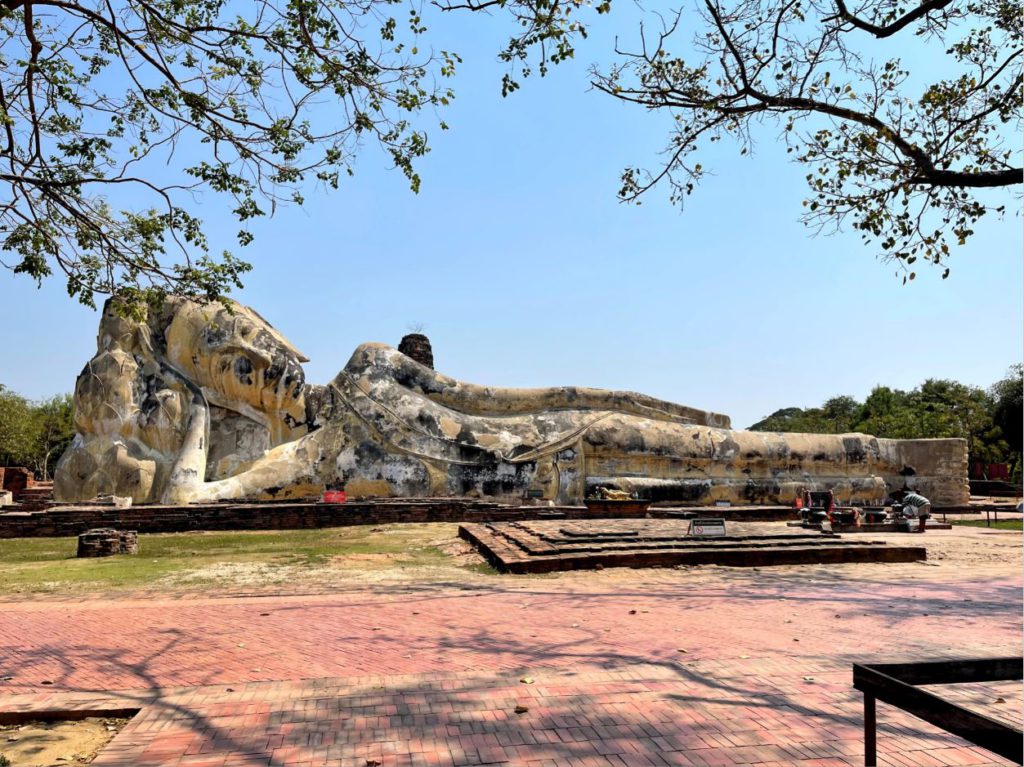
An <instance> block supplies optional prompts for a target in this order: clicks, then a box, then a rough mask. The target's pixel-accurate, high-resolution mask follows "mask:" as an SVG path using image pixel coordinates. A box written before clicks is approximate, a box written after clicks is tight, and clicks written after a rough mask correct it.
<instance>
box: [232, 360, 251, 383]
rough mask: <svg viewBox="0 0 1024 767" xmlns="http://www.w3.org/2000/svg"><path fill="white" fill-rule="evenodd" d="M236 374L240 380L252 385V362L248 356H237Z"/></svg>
mask: <svg viewBox="0 0 1024 767" xmlns="http://www.w3.org/2000/svg"><path fill="white" fill-rule="evenodd" d="M235 375H236V376H237V377H238V380H239V381H241V382H242V383H244V384H246V385H247V386H252V362H250V361H249V358H248V357H237V358H236V359H235Z"/></svg>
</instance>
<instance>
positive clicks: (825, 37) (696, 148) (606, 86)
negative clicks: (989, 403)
mask: <svg viewBox="0 0 1024 767" xmlns="http://www.w3.org/2000/svg"><path fill="white" fill-rule="evenodd" d="M698 2H699V12H698V14H697V22H696V24H695V25H693V26H695V27H696V32H695V33H694V39H693V50H694V53H693V54H692V55H691V54H687V55H683V56H681V55H676V54H674V53H673V52H672V50H671V49H670V46H671V45H672V44H673V43H675V44H678V43H679V41H678V40H677V39H676V34H677V32H679V31H681V30H682V29H683V28H686V27H690V26H691V22H692V18H691V17H690V16H689V14H680V15H678V16H675V17H674V20H673V21H671V22H670V23H668V24H665V25H663V29H662V30H661V31H660V33H659V34H656V35H654V36H653V37H649V36H643V35H642V41H641V43H640V46H639V50H636V51H620V52H619V53H620V54H621V55H622V56H623V57H624V59H623V60H622V61H621V62H620V63H619V64H618V65H616V66H614V67H613V68H611V69H610V70H595V72H594V83H595V85H596V87H597V88H599V89H600V90H602V91H605V92H606V93H609V94H611V95H613V96H615V97H616V98H619V99H622V100H623V101H627V102H631V103H634V104H638V105H640V106H642V107H645V108H647V109H651V110H664V111H667V112H669V113H671V114H672V116H673V117H674V129H673V131H672V135H671V139H670V142H669V145H668V147H667V149H666V151H665V160H664V162H663V163H661V164H660V165H659V167H658V168H656V169H655V170H650V171H648V170H643V169H640V168H630V169H627V170H626V171H625V172H624V174H623V177H622V181H623V183H622V187H621V189H620V192H619V194H620V197H621V198H622V199H623V200H626V201H637V200H638V199H639V198H640V197H641V196H642V195H643V194H644V193H645V192H647V191H648V190H650V189H651V188H652V187H655V186H657V185H659V184H661V183H665V184H667V185H668V187H669V188H670V190H671V191H670V194H671V196H672V199H673V200H674V201H676V202H681V201H682V200H683V199H684V198H685V197H686V196H687V195H689V194H690V193H691V192H692V191H693V189H694V187H695V185H696V184H697V183H698V182H699V181H700V180H701V179H702V178H703V177H704V176H705V175H706V173H707V172H708V170H707V169H706V168H705V167H704V165H702V164H701V162H700V161H699V160H700V158H701V154H700V152H701V150H702V149H703V148H705V145H706V143H707V142H716V141H720V140H722V139H723V138H731V139H734V140H735V141H737V142H738V144H739V147H740V151H741V153H747V152H748V151H750V149H751V148H752V146H753V144H754V141H755V138H756V136H757V128H758V127H759V126H760V125H763V124H768V125H770V126H771V125H774V126H777V128H778V129H779V130H780V132H781V135H782V137H783V139H784V142H785V145H786V147H787V151H788V152H790V153H791V154H792V155H793V156H794V157H795V158H796V159H797V161H798V162H801V163H804V164H806V165H807V166H808V173H807V182H808V184H809V186H810V196H809V198H808V199H807V200H805V201H804V205H805V211H804V215H803V219H804V221H805V222H806V223H808V224H809V225H811V226H813V227H815V228H817V229H819V230H820V229H824V230H833V229H836V228H840V227H843V226H851V227H853V228H854V229H856V230H858V231H859V232H860V233H861V234H862V236H863V239H864V240H865V242H868V243H874V244H875V245H876V246H878V247H880V249H881V253H883V254H884V255H885V257H886V258H889V259H892V260H893V261H895V262H897V263H899V264H901V265H903V266H904V267H906V268H905V269H904V280H906V279H908V278H910V279H913V277H914V276H915V272H914V271H913V268H914V267H913V266H912V265H913V264H914V263H915V262H916V261H918V260H921V261H926V262H930V263H933V264H938V265H941V266H942V267H944V271H943V277H945V276H947V275H948V273H949V268H948V266H946V261H947V256H948V255H949V254H950V246H951V245H954V246H955V245H962V244H964V243H965V242H966V240H967V239H968V238H969V237H970V236H971V234H973V231H974V226H975V224H976V223H977V221H978V220H979V219H980V218H981V217H982V216H983V215H985V213H986V212H988V211H990V210H991V209H992V208H993V207H995V208H996V209H997V210H998V211H1000V212H1002V209H1003V204H1001V203H996V204H993V202H992V201H991V199H990V197H989V196H986V195H985V193H984V190H985V189H991V188H1005V187H1019V186H1020V185H1021V183H1022V180H1024V179H1022V169H1021V149H1020V141H1019V137H1018V135H1017V129H1018V128H1019V125H1020V120H1021V116H1022V115H1021V104H1022V89H1021V58H1022V56H1021V50H1022V47H1021V39H1022V38H1021V34H1022V14H1021V9H1020V5H1019V3H1017V2H1015V1H1013V0H923V2H920V3H914V2H906V1H905V0H881V2H876V1H875V0H870V1H869V0H859V1H855V2H849V1H848V0H732V1H731V2H729V1H727V0H698ZM873 40H885V43H884V50H885V54H884V59H882V60H875V59H874V58H872V57H871V55H869V54H868V53H866V51H868V50H870V45H869V44H870V43H871V41H873ZM906 45H911V46H915V47H918V48H920V49H921V51H922V53H921V54H920V55H921V56H924V55H928V56H929V57H930V58H929V65H928V67H927V69H928V71H927V72H922V71H911V69H910V67H908V66H907V65H905V64H904V63H902V62H901V59H900V54H901V52H903V50H904V46H906ZM917 68H918V70H920V68H921V67H920V65H918V67H917Z"/></svg>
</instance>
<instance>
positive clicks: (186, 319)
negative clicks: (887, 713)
mask: <svg viewBox="0 0 1024 767" xmlns="http://www.w3.org/2000/svg"><path fill="white" fill-rule="evenodd" d="M306 361H307V360H306V359H305V358H304V357H303V356H302V355H301V354H300V353H299V352H298V351H297V350H296V349H295V347H293V346H292V345H291V344H290V343H289V342H288V341H287V340H286V339H285V338H284V337H283V336H282V335H281V334H280V333H279V332H277V331H276V330H275V329H274V328H273V327H271V326H270V324H269V323H267V322H266V321H265V320H264V319H263V318H262V317H260V316H259V315H258V314H257V313H256V312H255V311H253V310H252V309H250V308H248V307H245V306H242V305H240V304H230V303H229V304H221V303H209V304H201V303H197V302H194V301H190V300H186V299H180V298H168V299H166V300H165V302H164V303H163V305H162V306H161V307H160V308H159V309H152V310H150V311H149V313H148V315H147V316H146V318H145V319H144V320H141V321H139V320H133V319H127V318H125V317H122V316H120V315H119V313H118V312H117V311H115V306H114V304H113V300H111V301H108V303H107V306H106V307H104V311H103V315H102V319H101V321H100V329H99V337H98V349H97V352H96V355H95V356H94V357H93V358H92V359H91V360H90V361H89V362H88V363H87V364H86V366H85V369H84V370H83V371H82V373H81V375H79V377H78V381H77V384H76V386H75V428H76V431H77V434H76V436H75V439H74V442H73V443H72V445H71V446H70V447H69V448H68V450H67V451H66V452H65V453H64V455H63V456H62V458H61V460H60V463H59V466H58V468H57V472H56V480H55V487H54V493H55V497H56V499H57V500H58V501H64V502H72V501H86V500H89V499H92V498H95V497H96V496H98V495H108V494H109V495H118V496H131V498H132V499H133V501H134V502H135V503H164V504H185V503H206V502H212V501H218V500H225V499H240V500H241V499H252V500H257V499H285V498H306V497H311V496H319V495H320V493H322V492H323V491H324V490H325V489H345V490H346V491H347V493H348V495H349V496H353V497H364V496H365V497H442V496H458V497H471V498H483V499H492V500H496V501H505V502H519V501H521V500H522V499H523V498H526V497H529V498H533V499H541V501H543V500H544V499H546V500H548V501H552V502H555V503H559V504H569V503H580V502H582V500H583V499H584V498H586V497H588V496H590V495H591V494H593V492H594V490H595V489H596V488H598V487H603V488H611V489H617V490H621V491H625V492H627V493H630V494H631V495H636V496H637V497H641V498H646V499H649V500H654V501H657V500H663V501H678V502H695V503H713V502H715V501H726V500H727V501H730V502H733V503H780V502H789V501H791V500H792V499H793V498H794V497H796V495H797V494H798V493H800V492H801V491H802V490H803V489H804V488H816V489H832V490H834V491H835V492H836V495H837V497H838V498H841V499H844V500H850V501H860V502H867V501H873V500H881V499H883V498H884V497H885V496H886V495H887V493H889V492H891V491H893V490H899V489H905V488H913V489H915V490H917V491H919V492H922V493H924V494H925V495H927V496H928V497H929V498H931V500H932V501H933V503H935V504H936V505H953V504H960V503H965V502H966V500H967V492H968V491H967V479H966V471H967V452H966V444H965V442H964V441H963V440H958V439H946V440H890V439H878V438H875V437H871V436H867V435H864V434H840V435H824V434H781V433H771V432H755V431H738V430H732V429H730V423H729V419H728V417H726V416H724V415H719V414H717V413H711V412H706V411H703V410H698V409H696V408H691V407H686V406H683V405H677V404H674V403H671V402H664V401H661V400H658V399H654V398H652V397H648V396H644V395H641V394H634V393H631V392H619V391H604V390H599V389H589V388H580V387H558V388H543V389H507V388H493V387H487V386H477V385H474V384H469V383H464V382H461V381H458V380H455V379H453V378H449V377H447V376H444V375H441V374H439V373H436V372H435V371H434V370H433V369H432V368H430V367H428V366H425V365H423V364H420V363H419V362H416V361H415V360H413V359H412V358H410V357H408V356H406V355H404V354H402V353H401V352H399V351H397V350H395V349H392V348H390V347H388V346H385V345H383V344H376V343H370V344H363V345H361V346H359V347H358V348H357V349H356V350H355V353H354V354H353V355H352V358H351V359H350V360H349V362H348V364H347V365H346V366H345V368H344V369H343V370H342V371H341V372H340V373H339V374H338V375H337V377H335V379H334V380H333V381H331V382H330V383H329V384H328V385H327V386H317V385H310V384H307V383H306V382H305V376H304V372H303V369H302V363H303V362H306Z"/></svg>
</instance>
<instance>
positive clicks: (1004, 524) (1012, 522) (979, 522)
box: [949, 519, 1024, 530]
mask: <svg viewBox="0 0 1024 767" xmlns="http://www.w3.org/2000/svg"><path fill="white" fill-rule="evenodd" d="M949 522H950V524H952V525H962V526H963V527H988V528H989V529H991V530H1024V520H1020V519H1000V520H993V521H992V524H991V525H988V524H986V523H985V520H984V519H951V520H949Z"/></svg>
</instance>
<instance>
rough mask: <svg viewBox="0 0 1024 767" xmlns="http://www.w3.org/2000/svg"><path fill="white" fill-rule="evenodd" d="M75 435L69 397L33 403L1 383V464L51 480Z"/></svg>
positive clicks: (65, 395)
mask: <svg viewBox="0 0 1024 767" xmlns="http://www.w3.org/2000/svg"><path fill="white" fill-rule="evenodd" d="M74 436H75V424H74V402H73V399H72V397H71V395H70V394H60V395H57V396H54V397H50V398H49V399H47V400H43V401H41V402H31V401H29V400H27V399H25V398H24V397H22V396H20V395H18V394H16V393H14V392H12V391H11V390H10V389H7V388H5V387H4V386H3V385H2V384H0V465H3V466H25V467H28V468H30V469H32V471H33V472H35V473H36V474H37V475H39V476H40V477H41V478H42V479H49V478H50V477H51V476H53V469H54V466H55V465H56V463H57V460H58V459H59V458H60V456H61V453H63V452H64V450H65V448H67V446H68V445H69V444H70V443H71V440H72V439H73V438H74Z"/></svg>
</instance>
